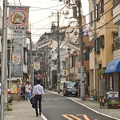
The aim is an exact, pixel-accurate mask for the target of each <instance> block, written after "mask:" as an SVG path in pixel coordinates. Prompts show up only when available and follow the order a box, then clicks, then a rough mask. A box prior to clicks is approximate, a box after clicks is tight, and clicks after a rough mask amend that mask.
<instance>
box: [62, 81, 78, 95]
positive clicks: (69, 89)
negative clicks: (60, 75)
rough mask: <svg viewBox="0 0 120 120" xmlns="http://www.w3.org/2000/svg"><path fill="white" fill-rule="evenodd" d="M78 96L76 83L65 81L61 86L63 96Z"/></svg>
mask: <svg viewBox="0 0 120 120" xmlns="http://www.w3.org/2000/svg"><path fill="white" fill-rule="evenodd" d="M69 95H74V96H77V95H78V83H77V82H71V81H67V82H64V85H63V96H69Z"/></svg>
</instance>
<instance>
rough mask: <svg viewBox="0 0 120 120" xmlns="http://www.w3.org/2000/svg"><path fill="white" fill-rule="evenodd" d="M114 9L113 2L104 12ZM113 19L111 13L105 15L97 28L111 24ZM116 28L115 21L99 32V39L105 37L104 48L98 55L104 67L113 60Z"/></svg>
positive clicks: (107, 5)
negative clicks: (113, 32) (101, 36)
mask: <svg viewBox="0 0 120 120" xmlns="http://www.w3.org/2000/svg"><path fill="white" fill-rule="evenodd" d="M106 2H107V0H104V3H106ZM111 7H112V2H108V3H107V4H106V5H105V6H104V12H105V11H108V9H110V8H111ZM112 18H113V16H112V12H111V11H109V12H108V13H106V14H105V15H103V16H102V17H101V18H100V20H99V21H98V22H97V24H96V27H97V28H98V27H100V26H102V25H103V24H105V23H107V22H109V21H110V20H111V19H112ZM115 27H116V26H115V25H113V21H111V22H110V23H109V24H107V25H105V26H104V27H102V28H101V29H99V30H97V37H99V36H100V35H104V48H101V49H100V54H97V55H96V57H97V61H102V67H103V68H104V67H106V66H107V64H108V63H109V62H110V61H111V60H113V52H112V43H113V35H112V31H117V28H115Z"/></svg>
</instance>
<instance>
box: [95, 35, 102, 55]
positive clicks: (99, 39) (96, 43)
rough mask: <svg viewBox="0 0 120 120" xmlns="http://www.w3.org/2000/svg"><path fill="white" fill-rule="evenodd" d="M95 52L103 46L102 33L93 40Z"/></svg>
mask: <svg viewBox="0 0 120 120" xmlns="http://www.w3.org/2000/svg"><path fill="white" fill-rule="evenodd" d="M94 43H95V53H99V52H100V48H104V35H101V36H100V37H98V38H97V39H96V40H95V42H94Z"/></svg>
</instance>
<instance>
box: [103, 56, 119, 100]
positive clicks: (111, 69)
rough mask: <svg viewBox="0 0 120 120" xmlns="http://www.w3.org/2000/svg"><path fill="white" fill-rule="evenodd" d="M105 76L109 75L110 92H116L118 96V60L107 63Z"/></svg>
mask: <svg viewBox="0 0 120 120" xmlns="http://www.w3.org/2000/svg"><path fill="white" fill-rule="evenodd" d="M105 74H109V80H110V82H109V84H110V91H116V92H118V94H119V96H120V58H118V59H114V60H112V61H111V62H109V64H108V65H107V67H106V70H105ZM119 101H120V98H119Z"/></svg>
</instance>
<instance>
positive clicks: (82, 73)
mask: <svg viewBox="0 0 120 120" xmlns="http://www.w3.org/2000/svg"><path fill="white" fill-rule="evenodd" d="M81 80H82V82H84V81H85V78H84V66H81Z"/></svg>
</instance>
